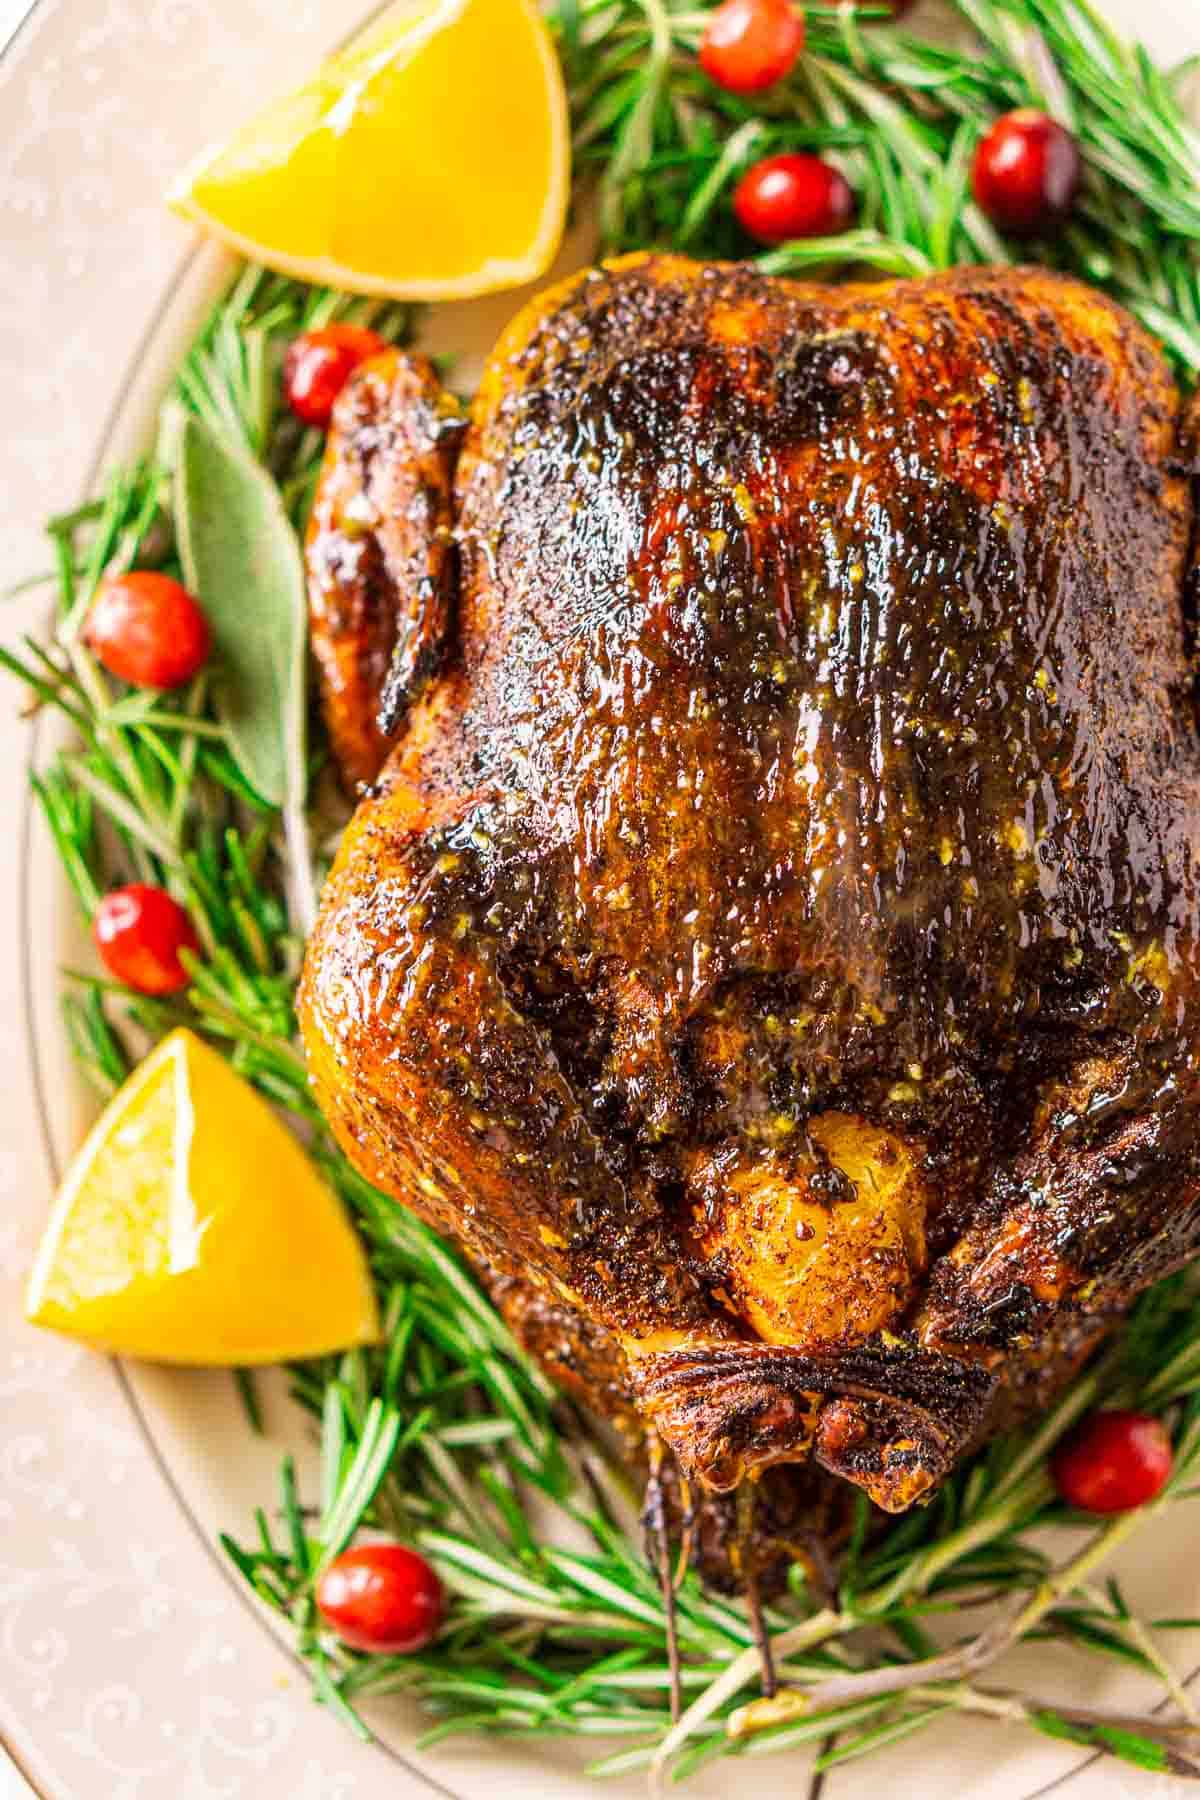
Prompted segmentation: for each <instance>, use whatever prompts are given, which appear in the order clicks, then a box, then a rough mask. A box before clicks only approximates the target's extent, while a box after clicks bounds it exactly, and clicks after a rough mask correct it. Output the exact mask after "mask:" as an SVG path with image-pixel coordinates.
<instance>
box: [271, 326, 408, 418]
mask: <svg viewBox="0 0 1200 1800" xmlns="http://www.w3.org/2000/svg"><path fill="white" fill-rule="evenodd" d="M386 349H387V343H386V341H385V340H384V339H383V338H381V337H380V335H379V333H378V332H377V331H368V330H367V329H366V327H365V326H363V325H325V326H323V327H322V329H321V330H320V331H305V332H302V333H301V335H300V336H299V337H297V338H293V339H292V341H291V343H290V344H289V345H288V352H287V356H286V357H285V358H284V364H283V391H284V396H285V398H286V399H287V403H288V405H289V406H290V407H291V409H292V411H293V412H294V413H295V414H296V417H297V418H298V419H303V420H304V423H305V424H306V425H319V426H320V427H321V429H322V430H324V429H325V427H326V426H327V425H328V424H329V421H330V419H331V418H332V417H333V407H334V402H335V401H336V400H337V397H338V395H339V394H340V393H341V391H342V389H343V388H344V387H345V385H346V383H347V382H348V381H349V379H350V377H351V375H353V373H354V371H355V369H357V367H358V365H359V363H363V362H366V360H367V358H368V357H369V356H378V355H379V353H380V351H381V350H386Z"/></svg>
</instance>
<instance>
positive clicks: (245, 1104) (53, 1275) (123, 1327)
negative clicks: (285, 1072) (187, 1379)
mask: <svg viewBox="0 0 1200 1800" xmlns="http://www.w3.org/2000/svg"><path fill="white" fill-rule="evenodd" d="M26 1312H27V1315H28V1317H29V1318H30V1319H31V1320H32V1321H33V1323H34V1324H35V1325H45V1326H48V1327H49V1328H50V1329H51V1330H53V1331H61V1332H65V1333H66V1334H67V1335H68V1336H69V1337H76V1338H82V1339H83V1341H84V1342H85V1343H88V1344H91V1345H92V1346H93V1347H94V1348H96V1349H100V1350H112V1351H116V1352H117V1353H118V1354H119V1355H124V1356H139V1357H146V1358H148V1359H150V1360H151V1361H154V1362H176V1363H261V1362H282V1361H287V1360H291V1359H292V1358H294V1357H307V1356H318V1355H322V1354H324V1352H326V1351H329V1350H341V1349H345V1348H347V1347H348V1346H349V1345H351V1344H363V1343H369V1342H371V1341H373V1340H374V1339H376V1338H377V1337H378V1335H379V1320H378V1316H377V1313H376V1308H375V1297H374V1292H373V1289H372V1286H371V1279H370V1274H369V1272H368V1269H367V1260H366V1257H365V1256H364V1254H363V1249H362V1245H361V1244H360V1243H359V1240H358V1237H357V1235H356V1234H355V1232H354V1229H353V1227H352V1226H351V1224H350V1222H349V1220H348V1219H347V1217H346V1215H345V1213H344V1211H343V1210H342V1206H341V1203H340V1202H339V1200H338V1199H337V1196H336V1195H335V1194H334V1193H333V1192H332V1191H331V1189H330V1188H328V1187H327V1186H326V1184H325V1183H324V1181H322V1179H321V1177H320V1176H319V1175H318V1173H317V1171H316V1169H315V1168H314V1167H313V1165H312V1163H311V1162H310V1161H309V1159H308V1157H307V1156H306V1155H305V1153H304V1151H303V1149H302V1148H301V1146H300V1144H299V1143H298V1142H297V1141H296V1139H295V1138H294V1137H293V1136H292V1134H291V1132H290V1131H288V1129H287V1127H286V1126H284V1125H283V1124H281V1123H280V1121H279V1120H278V1119H277V1118H276V1116H275V1114H274V1113H273V1112H272V1111H271V1109H270V1107H269V1106H268V1105H267V1104H266V1102H265V1101H264V1100H261V1099H260V1098H259V1096H258V1095H257V1094H256V1093H255V1091H254V1089H253V1088H252V1087H250V1086H249V1085H248V1084H247V1083H246V1082H245V1081H243V1080H242V1078H241V1076H240V1075H238V1074H236V1073H235V1072H234V1070H233V1069H231V1068H230V1066H229V1064H228V1063H227V1062H226V1061H225V1059H224V1057H222V1056H219V1055H218V1054H217V1052H216V1051H215V1050H212V1049H210V1048H209V1046H208V1045H207V1044H205V1043H203V1042H202V1041H201V1040H200V1039H199V1038H198V1037H196V1036H195V1035H194V1034H193V1033H192V1032H190V1031H183V1030H180V1031H173V1032H172V1033H171V1034H170V1036H169V1037H166V1038H164V1039H163V1041H162V1043H161V1044H159V1045H158V1047H157V1048H156V1049H155V1050H153V1051H152V1052H151V1053H150V1055H149V1056H148V1057H147V1058H146V1060H145V1062H143V1063H142V1064H140V1066H139V1067H138V1068H136V1069H135V1070H134V1072H133V1074H132V1075H131V1076H130V1077H129V1080H128V1081H127V1082H126V1083H125V1085H124V1087H122V1088H121V1090H120V1092H119V1093H118V1094H117V1095H116V1097H115V1098H114V1099H113V1100H112V1101H111V1102H110V1103H109V1105H108V1107H107V1108H106V1109H105V1111H104V1112H103V1113H102V1114H101V1116H100V1118H99V1119H98V1121H97V1122H96V1124H95V1126H94V1127H93V1129H92V1131H91V1132H90V1133H89V1135H88V1137H87V1139H86V1141H85V1142H84V1144H83V1146H82V1148H81V1149H80V1150H79V1152H78V1154H77V1155H76V1157H75V1159H74V1161H73V1162H72V1164H71V1167H70V1169H69V1171H68V1173H67V1178H66V1180H65V1181H64V1183H63V1185H62V1188H61V1190H60V1192H59V1195H58V1199H57V1200H56V1202H55V1205H54V1210H53V1212H52V1213H51V1215H50V1222H49V1225H48V1226H47V1228H46V1235H45V1237H44V1238H43V1240H42V1245H41V1249H40V1251H39V1252H38V1257H37V1261H36V1263H35V1265H34V1270H33V1275H32V1276H31V1278H30V1283H29V1293H28V1296H27V1299H26Z"/></svg>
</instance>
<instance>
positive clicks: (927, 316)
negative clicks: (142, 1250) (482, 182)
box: [302, 257, 1200, 1510]
mask: <svg viewBox="0 0 1200 1800" xmlns="http://www.w3.org/2000/svg"><path fill="white" fill-rule="evenodd" d="M1183 436H1184V434H1183V433H1182V431H1181V425H1180V418H1179V401H1178V396H1177V394H1176V391H1175V389H1174V386H1173V384H1172V382H1171V379H1170V376H1169V373H1168V370H1167V368H1166V367H1165V365H1164V363H1163V361H1162V358H1161V357H1160V355H1159V354H1158V352H1157V351H1156V349H1155V348H1154V347H1153V345H1152V344H1151V343H1150V341H1149V340H1148V339H1147V338H1146V337H1145V335H1144V334H1143V333H1142V332H1141V331H1140V329H1139V328H1138V327H1137V326H1135V325H1134V324H1133V323H1132V321H1131V320H1130V319H1129V318H1128V317H1126V316H1125V315H1124V314H1123V313H1122V312H1121V311H1120V310H1119V309H1118V308H1116V307H1115V306H1113V305H1111V304H1110V303H1109V302H1108V301H1107V300H1105V299H1103V298H1102V297H1100V296H1099V295H1097V294H1094V293H1092V292H1090V291H1088V290H1087V289H1086V288H1084V287H1082V286H1079V285H1078V284H1076V283H1073V282H1071V281H1068V280H1065V279H1062V278H1060V277H1058V276H1056V275H1053V274H1049V273H1046V272H1045V271H1033V270H1026V271H1016V272H1014V271H988V270H963V271H959V272H957V273H954V274H951V275H945V276H939V277H937V278H934V279H931V280H928V281H925V282H901V283H895V284H887V285H875V286H869V287H867V286H862V287H849V288H840V289H838V288H825V287H818V286H812V285H801V284H798V283H792V282H787V281H783V280H777V279H770V278H766V277H763V276H761V275H758V274H757V273H756V272H755V271H753V270H751V269H749V268H740V267H731V266H721V267H704V266H700V265H696V264H693V263H689V262H687V261H684V260H682V259H679V258H671V257H637V258H630V259H626V260H624V261H622V262H619V263H615V264H612V265H610V266H608V267H605V268H600V269H593V270H590V271H588V272H587V273H586V274H584V275H581V276H580V277H578V278H576V279H574V280H572V281H570V282H569V283H566V284H564V285H563V286H561V287H559V288H557V289H554V290H552V291H551V292H550V293H549V294H547V295H546V296H544V297H543V298H542V299H541V300H540V301H538V302H537V303H536V304H535V305H534V306H532V307H531V308H529V309H528V310H526V311H525V312H524V313H522V314H521V315H520V317H519V318H518V319H517V320H516V321H515V322H514V324H513V325H512V326H511V328H510V329H509V331H508V333H507V334H506V335H505V337H504V338H503V339H502V341H501V342H500V344H499V345H498V347H497V349H496V352H495V354H494V356H493V358H492V360H491V363H490V365H489V367H488V370H487V372H486V375H485V377H484V380H483V384H482V386H481V389H480V392H479V394H478V397H477V399H476V401H475V404H474V408H473V411H472V414H471V419H470V423H469V426H468V428H467V430H466V433H465V437H464V436H463V434H462V427H461V424H460V422H459V420H458V418H457V417H456V413H455V409H454V407H453V405H452V404H451V403H449V402H447V401H445V400H444V399H443V398H442V397H441V396H440V395H439V393H438V391H437V388H436V384H435V383H434V380H433V375H432V371H431V370H430V369H429V367H428V366H427V365H425V364H423V363H422V362H421V360H420V359H417V358H412V357H405V356H400V355H396V356H392V357H390V358H387V359H381V360H380V361H379V362H378V363H376V364H374V365H373V366H371V367H370V368H369V369H368V370H367V371H366V372H365V373H364V374H363V375H362V377H361V378H360V380H359V381H358V383H357V385H356V386H355V387H354V388H353V389H352V390H351V391H350V392H349V393H348V394H347V395H346V396H344V398H343V400H342V402H341V405H340V408H339V412H338V417H337V428H336V430H335V432H334V435H333V437H332V439H331V443H330V447H329V456H328V463H327V468H326V473H325V477H324V482H323V487H322V491H321V494H320V496H319V499H318V504H317V508H316V512H315V516H314V524H313V530H312V534H311V539H310V543H309V567H310V574H311V583H312V591H313V604H314V633H315V641H316V648H317V653H318V656H319V658H320V660H321V665H322V668H323V669H324V671H325V673H326V678H327V684H326V703H327V707H328V710H329V717H330V724H331V728H332V730H333V734H334V740H335V743H336V744H337V746H338V747H339V750H340V751H341V754H342V756H343V758H344V762H345V766H346V768H347V771H348V773H349V774H350V775H352V776H354V777H358V778H360V779H361V778H364V777H374V776H375V774H376V769H377V766H378V764H379V763H380V761H381V759H382V757H383V753H384V750H385V747H386V744H387V742H388V741H389V740H390V742H391V745H392V747H391V750H390V754H389V755H388V757H387V760H386V763H384V764H383V767H382V773H381V774H379V776H378V779H377V780H376V781H375V785H374V786H372V787H369V788H368V789H367V790H366V791H365V792H364V795H363V798H362V801H361V804H360V805H359V808H358V812H357V814H356V816H355V818H354V821H353V823H352V825H351V826H350V829H349V830H348V832H347V834H346V837H345V841H344V843H343V845H342V848H341V852H340V855H339V857H338V861H337V865H336V867H335V869H334V872H333V874H332V876H331V878H330V881H329V883H328V886H327V888H326V891H325V895H324V899H323V904H322V909H321V916H320V921H319V924H318V927H317V930H316V934H315V936H314V938H313V940H312V942H311V945H310V947H309V952H308V961H307V967H306V972H305V980H304V986H303V994H302V1011H303V1026H304V1033H305V1039H306V1042H307V1046H308V1052H309V1056H310V1059H311V1066H312V1071H313V1075H314V1079H315V1082H316V1087H317V1092H318V1094H319V1097H320V1100H321V1104H322V1106H323V1107H324V1108H325V1110H326V1112H327V1114H328V1116H329V1118H330V1119H331V1121H332V1122H333V1125H334V1127H335V1129H336V1131H337V1133H338V1136H339V1138H340V1139H341V1141H342V1143H343V1144H344V1145H345V1147H346V1150H347V1152H348V1154H349V1155H350V1156H351V1158H352V1159H353V1160H354V1162H355V1163H356V1164H357V1166H358V1167H359V1168H360V1169H362V1171H363V1172H364V1173H365V1174H366V1175H367V1176H369V1177H370V1178H371V1179H372V1180H373V1181H375V1182H376V1183H378V1184H379V1185H380V1186H381V1187H383V1188H385V1189H387V1190H388V1191H389V1192H391V1193H393V1194H395V1196H396V1197H397V1199H398V1200H400V1201H402V1202H403V1203H405V1204H407V1205H411V1206H414V1207H416V1208H417V1209H418V1210H419V1211H420V1212H422V1213H423V1214H424V1215H425V1216H426V1217H427V1218H428V1219H429V1220H430V1221H431V1222H432V1223H433V1224H435V1225H436V1226H438V1227H439V1228H441V1229H443V1230H445V1231H447V1232H450V1233H452V1234H454V1235H455V1236H457V1237H458V1238H459V1239H460V1240H461V1241H462V1242H463V1243H464V1244H465V1245H466V1246H467V1248H468V1250H470V1251H471V1252H472V1253H474V1254H475V1255H476V1256H477V1257H479V1258H481V1259H482V1260H483V1261H485V1262H486V1263H487V1264H488V1265H489V1266H490V1267H491V1268H492V1269H493V1270H495V1271H497V1272H498V1274H499V1276H500V1277H501V1278H502V1279H505V1280H507V1281H508V1282H510V1283H518V1284H521V1287H520V1290H519V1291H524V1293H525V1295H526V1301H525V1302H524V1303H523V1306H524V1311H525V1312H526V1313H527V1314H528V1316H529V1317H530V1318H532V1319H537V1320H541V1321H542V1325H543V1327H544V1321H545V1319H546V1317H547V1316H553V1317H556V1318H558V1319H559V1320H560V1321H561V1319H562V1318H563V1317H567V1318H577V1319H578V1321H579V1328H578V1330H577V1331H576V1332H567V1331H565V1330H564V1329H563V1328H562V1327H561V1323H560V1324H559V1326H556V1328H555V1330H554V1333H553V1343H552V1344H549V1345H548V1344H546V1343H542V1344H541V1345H540V1347H541V1349H542V1351H543V1353H544V1354H547V1355H548V1356H549V1357H550V1359H551V1361H552V1362H553V1361H555V1360H556V1359H557V1362H558V1363H559V1364H560V1365H562V1364H563V1363H564V1358H565V1359H566V1361H567V1362H570V1361H571V1359H572V1358H574V1360H575V1362H576V1363H581V1364H584V1365H587V1367H585V1368H584V1369H583V1374H582V1376H581V1379H584V1380H585V1382H587V1383H588V1384H589V1385H590V1390H591V1391H592V1392H594V1393H597V1394H600V1395H601V1396H603V1395H604V1394H605V1392H606V1390H607V1395H608V1398H607V1401H606V1404H608V1405H609V1407H610V1409H612V1410H617V1411H619V1410H620V1409H621V1408H622V1407H627V1406H629V1404H630V1402H632V1404H633V1406H634V1407H635V1408H636V1410H637V1414H638V1416H639V1417H640V1418H642V1419H643V1420H645V1421H646V1422H649V1423H652V1424H653V1425H654V1426H655V1427H656V1428H657V1430H658V1431H659V1433H660V1434H661V1436H662V1437H663V1438H664V1439H665V1440H666V1441H667V1443H668V1444H669V1445H670V1446H671V1448H672V1449H673V1450H674V1452H675V1455H676V1457H677V1459H678V1461H679V1464H680V1467H681V1469H682V1470H683V1471H684V1472H685V1473H686V1474H688V1475H691V1476H695V1477H698V1478H699V1479H700V1480H702V1481H703V1482H706V1483H707V1484H709V1486H710V1487H712V1488H715V1489H725V1488H729V1487H731V1486H732V1485H734V1484H735V1483H736V1482H737V1481H738V1480H739V1479H740V1478H741V1477H742V1476H743V1474H745V1473H748V1472H751V1473H752V1472H756V1471H759V1470H761V1469H763V1468H765V1467H766V1466H768V1465H770V1464H773V1463H780V1462H791V1461H798V1460H801V1459H804V1458H807V1457H809V1456H810V1455H814V1456H815V1457H816V1458H817V1459H818V1461H819V1462H821V1463H822V1464H824V1465H825V1466H826V1467H827V1468H828V1469H831V1470H833V1471H835V1472H836V1473H838V1474H841V1475H844V1476H846V1477H848V1478H849V1479H850V1480H851V1481H854V1482H857V1483H859V1484H860V1485H861V1486H863V1487H864V1488H865V1489H866V1490H867V1491H868V1493H870V1494H871V1495H872V1496H873V1497H874V1498H875V1500H876V1501H877V1502H878V1503H879V1504H880V1505H882V1506H884V1507H886V1508H889V1509H892V1510H897V1509H900V1508H903V1507H905V1506H907V1505H909V1504H910V1503H911V1502H912V1501H914V1500H916V1499H918V1498H919V1497H920V1496H921V1495H922V1494H924V1493H926V1492H927V1491H928V1490H929V1488H930V1487H931V1486H932V1485H933V1484H934V1483H936V1482H937V1481H938V1480H939V1479H940V1478H941V1477H942V1476H943V1475H944V1473H945V1472H946V1471H947V1469H948V1468H949V1467H950V1466H951V1465H952V1463H953V1462H954V1460H955V1458H956V1457H957V1456H958V1455H959V1454H960V1453H961V1451H962V1449H963V1448H964V1446H966V1445H967V1444H968V1443H969V1442H971V1441H973V1440H974V1439H975V1438H976V1437H977V1436H978V1434H979V1432H980V1431H981V1429H983V1428H985V1426H986V1423H987V1421H988V1420H989V1419H991V1418H994V1417H997V1416H1000V1415H1001V1414H1002V1413H1003V1411H1004V1409H1005V1406H1006V1404H1007V1401H1006V1396H1008V1397H1009V1399H1011V1398H1012V1396H1019V1395H1023V1394H1025V1395H1027V1394H1029V1393H1036V1392H1038V1391H1040V1389H1039V1385H1038V1384H1039V1371H1044V1370H1046V1369H1047V1368H1050V1367H1051V1366H1058V1365H1059V1364H1061V1363H1063V1362H1064V1361H1065V1362H1067V1363H1069V1362H1071V1361H1072V1360H1075V1359H1077V1357H1078V1356H1079V1355H1080V1354H1084V1353H1086V1349H1087V1347H1088V1345H1089V1343H1090V1342H1092V1341H1094V1339H1095V1337H1096V1335H1097V1334H1098V1333H1099V1332H1101V1331H1102V1330H1103V1329H1105V1328H1106V1326H1107V1324H1108V1323H1109V1321H1110V1320H1111V1318H1112V1317H1113V1315H1114V1313H1115V1312H1117V1311H1119V1309H1120V1307H1121V1306H1122V1305H1124V1304H1125V1303H1127V1301H1128V1299H1129V1297H1130V1296H1131V1295H1132V1294H1133V1293H1134V1292H1135V1291H1136V1290H1137V1289H1138V1288H1139V1287H1141V1286H1142V1285H1144V1284H1145V1283H1146V1282H1148V1281H1150V1280H1152V1279H1153V1278H1154V1277H1156V1276H1157V1275H1159V1274H1161V1273H1163V1272H1164V1271H1165V1270H1167V1269H1169V1268H1171V1267H1173V1266H1175V1265H1177V1264H1179V1263H1180V1262H1182V1261H1184V1260H1185V1259H1187V1258H1189V1257H1190V1256H1192V1255H1193V1254H1194V1253H1195V1251H1196V1249H1197V1246H1198V1245H1200V1163H1198V1157H1197V1150H1196V1130H1195V1121H1196V1107H1197V1065H1196V1044H1197V1036H1198V1032H1200V1005H1198V1000H1197V993H1196V972H1197V966H1198V951H1197V942H1196V926H1197V868H1196V843H1197V829H1198V824H1200V818H1198V812H1200V744H1198V742H1197V733H1196V725H1195V718H1194V712H1193V695H1192V673H1191V669H1190V666H1189V660H1188V645H1187V642H1186V635H1185V633H1186V627H1185V617H1184V604H1183V600H1184V594H1185V588H1186V585H1187V580H1188V566H1189V558H1190V555H1191V548H1192V534H1193V509H1192V496H1191V487H1190V473H1189V470H1190V459H1189V457H1188V456H1187V455H1186V454H1185V451H1184V449H1183V448H1181V444H1182V439H1183ZM455 465H456V466H455ZM387 662H390V666H391V675H390V677H389V679H388V681H387V683H386V684H383V683H382V682H381V672H382V669H383V667H384V664H385V663H387ZM381 685H384V686H386V694H385V696H384V704H383V709H382V714H381V717H380V719H379V720H378V721H376V718H375V715H374V708H375V702H376V700H377V699H378V698H379V695H380V689H381ZM530 1290H534V1294H533V1297H532V1299H531V1298H530ZM513 1291H514V1290H512V1289H510V1291H509V1305H510V1310H511V1309H513V1308H514V1306H515V1307H516V1310H517V1311H521V1310H522V1307H521V1306H517V1305H516V1303H515V1302H514V1300H513ZM538 1296H540V1297H541V1298H540V1302H539V1303H537V1304H535V1303H534V1301H536V1300H537V1297H538ZM547 1308H549V1309H551V1311H550V1313H549V1314H548V1313H547ZM532 1335H533V1336H534V1337H535V1338H536V1337H537V1336H538V1332H537V1331H534V1332H533V1333H532ZM542 1335H543V1336H544V1335H545V1332H544V1329H543V1331H542ZM563 1346H566V1349H565V1350H564V1348H563ZM556 1347H557V1348H556ZM597 1347H598V1348H597ZM589 1368H590V1374H589V1372H588V1371H589Z"/></svg>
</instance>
